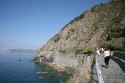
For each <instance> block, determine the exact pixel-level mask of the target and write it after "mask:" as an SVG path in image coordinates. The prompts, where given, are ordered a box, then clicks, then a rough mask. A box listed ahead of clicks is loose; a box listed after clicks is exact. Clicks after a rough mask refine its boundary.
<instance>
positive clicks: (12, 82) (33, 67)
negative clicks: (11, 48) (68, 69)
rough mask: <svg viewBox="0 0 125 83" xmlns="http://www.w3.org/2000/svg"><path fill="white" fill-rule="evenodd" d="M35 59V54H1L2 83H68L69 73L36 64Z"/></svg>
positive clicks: (0, 78)
mask: <svg viewBox="0 0 125 83" xmlns="http://www.w3.org/2000/svg"><path fill="white" fill-rule="evenodd" d="M34 57H35V54H33V53H0V83H67V81H68V80H69V75H68V74H67V73H61V72H57V71H56V70H55V69H53V68H51V67H49V66H47V65H45V64H41V63H38V62H34V61H33V60H32V59H33V58H34ZM36 72H47V73H42V74H38V73H36Z"/></svg>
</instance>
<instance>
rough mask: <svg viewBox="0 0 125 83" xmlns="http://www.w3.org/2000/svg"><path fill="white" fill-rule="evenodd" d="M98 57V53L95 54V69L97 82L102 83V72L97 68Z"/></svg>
mask: <svg viewBox="0 0 125 83" xmlns="http://www.w3.org/2000/svg"><path fill="white" fill-rule="evenodd" d="M98 58H99V55H97V54H96V71H97V77H98V83H104V80H103V77H102V72H101V69H100V68H99V63H98Z"/></svg>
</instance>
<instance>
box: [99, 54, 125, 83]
mask: <svg viewBox="0 0 125 83" xmlns="http://www.w3.org/2000/svg"><path fill="white" fill-rule="evenodd" d="M99 64H100V69H101V71H102V75H103V79H104V82H105V83H125V60H123V59H121V58H118V57H115V56H111V57H110V60H109V67H108V68H107V67H106V66H105V63H104V58H103V57H101V56H100V57H99Z"/></svg>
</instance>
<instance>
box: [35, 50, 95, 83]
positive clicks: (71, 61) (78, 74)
mask: <svg viewBox="0 0 125 83" xmlns="http://www.w3.org/2000/svg"><path fill="white" fill-rule="evenodd" d="M93 59H94V55H91V56H88V55H85V54H77V55H76V54H75V53H59V52H58V51H50V52H48V51H47V52H45V51H43V52H41V53H39V54H38V55H37V57H36V58H35V59H34V60H35V61H37V62H40V63H43V64H46V65H48V66H50V67H52V68H54V69H56V70H57V71H59V72H66V73H68V74H69V75H70V79H69V81H68V83H81V82H86V83H89V82H90V80H91V76H92V71H91V70H92V69H91V68H92V64H93Z"/></svg>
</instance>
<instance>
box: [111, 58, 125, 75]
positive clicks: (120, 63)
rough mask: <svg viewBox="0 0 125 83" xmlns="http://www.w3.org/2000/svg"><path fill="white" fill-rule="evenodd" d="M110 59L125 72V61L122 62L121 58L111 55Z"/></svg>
mask: <svg viewBox="0 0 125 83" xmlns="http://www.w3.org/2000/svg"><path fill="white" fill-rule="evenodd" d="M110 59H112V60H113V61H115V62H116V63H117V64H118V65H119V67H120V68H121V69H122V71H123V72H124V73H125V62H123V61H122V60H120V59H119V58H117V57H114V56H111V57H110Z"/></svg>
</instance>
